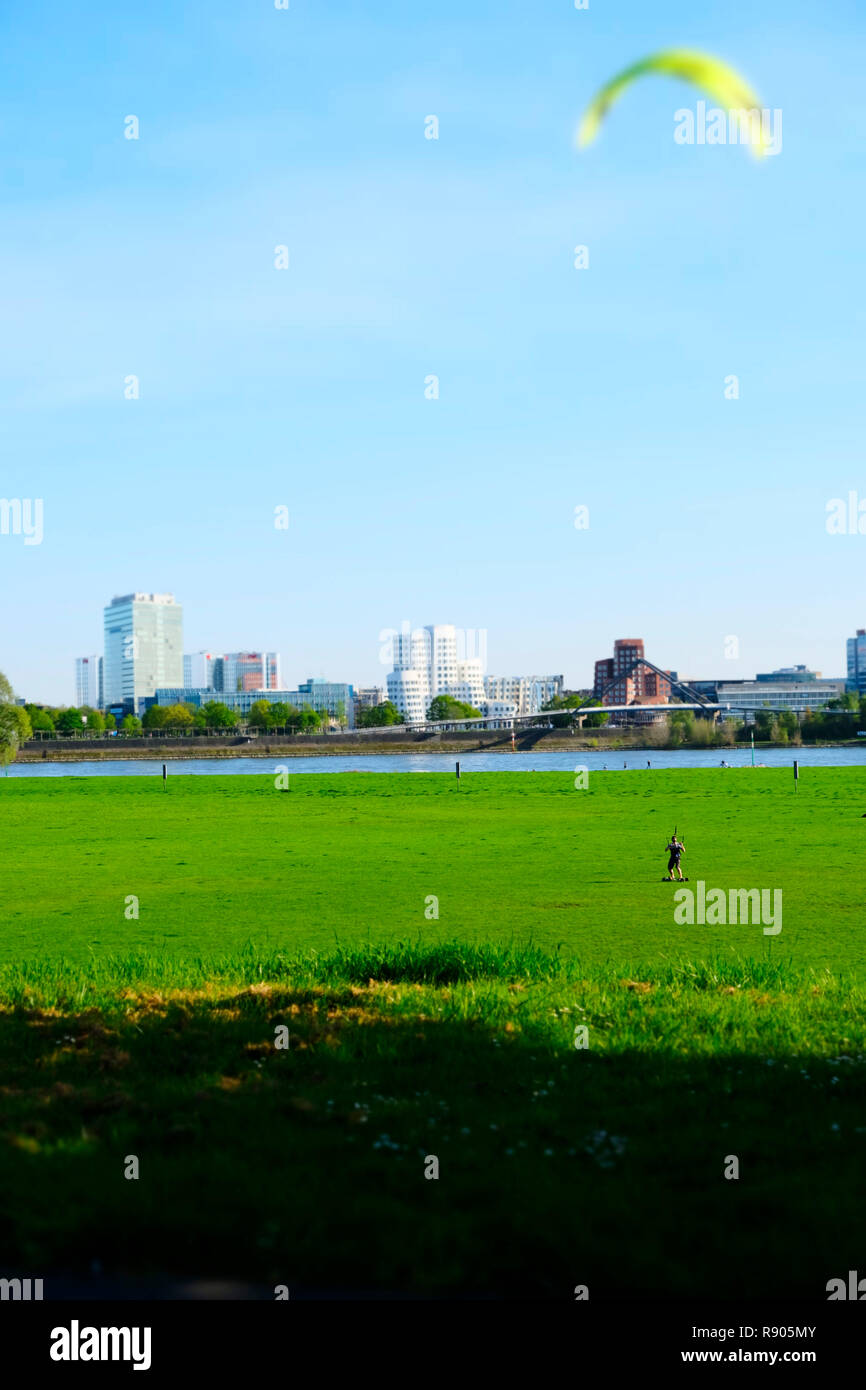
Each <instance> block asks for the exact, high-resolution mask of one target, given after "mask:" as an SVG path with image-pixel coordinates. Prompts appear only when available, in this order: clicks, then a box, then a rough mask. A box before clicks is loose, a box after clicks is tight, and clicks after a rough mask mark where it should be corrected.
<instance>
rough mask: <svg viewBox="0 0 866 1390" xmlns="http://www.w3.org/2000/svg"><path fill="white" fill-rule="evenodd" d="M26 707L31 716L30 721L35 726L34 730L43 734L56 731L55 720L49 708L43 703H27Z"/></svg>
mask: <svg viewBox="0 0 866 1390" xmlns="http://www.w3.org/2000/svg"><path fill="white" fill-rule="evenodd" d="M24 708H25V709H26V711H27V713H28V715H29V716H30V723H31V725H32V726H33V730H34V732H37V731H38V732H39V733H43V734H53V733H54V720H53V719H52V718H51V715H50V714H49V713H48V710H47V709H44V708H43V707H42V705H25V706H24Z"/></svg>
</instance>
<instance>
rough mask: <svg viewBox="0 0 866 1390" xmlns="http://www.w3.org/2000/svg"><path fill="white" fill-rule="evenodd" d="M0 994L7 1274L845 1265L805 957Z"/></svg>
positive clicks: (362, 966)
mask: <svg viewBox="0 0 866 1390" xmlns="http://www.w3.org/2000/svg"><path fill="white" fill-rule="evenodd" d="M0 997H2V998H3V999H4V1000H5V1007H4V1008H3V1010H2V1011H0V1030H2V1032H0V1037H2V1053H3V1075H4V1085H3V1102H4V1104H3V1109H4V1117H5V1118H4V1133H5V1139H6V1142H5V1144H3V1145H2V1146H0V1188H2V1191H3V1193H4V1202H3V1208H4V1215H3V1218H2V1245H3V1251H4V1257H3V1263H4V1266H6V1268H7V1269H12V1268H17V1269H20V1270H23V1271H38V1272H40V1273H42V1272H46V1273H47V1272H50V1271H62V1272H64V1273H65V1274H66V1275H67V1276H68V1275H70V1274H73V1275H74V1274H76V1273H78V1274H80V1275H85V1274H86V1272H87V1271H88V1269H89V1267H90V1265H91V1262H92V1261H94V1260H98V1261H99V1262H100V1264H101V1265H102V1267H103V1269H104V1270H105V1271H107V1272H110V1273H111V1274H112V1276H115V1277H123V1276H129V1277H142V1276H144V1277H148V1276H153V1277H155V1278H157V1279H163V1280H165V1279H170V1278H177V1279H190V1278H192V1279H202V1278H208V1277H210V1278H214V1277H223V1278H235V1279H237V1278H241V1279H244V1280H246V1281H249V1282H250V1283H251V1284H253V1285H254V1286H257V1287H261V1289H262V1290H263V1291H264V1296H267V1290H268V1289H272V1288H273V1286H274V1285H276V1284H278V1283H286V1284H288V1285H289V1287H290V1289H291V1290H292V1291H293V1293H294V1294H295V1295H297V1294H298V1293H301V1294H303V1293H304V1292H305V1291H308V1292H309V1291H313V1292H316V1291H320V1290H326V1289H327V1290H336V1291H338V1292H340V1291H342V1292H344V1293H346V1294H348V1295H351V1294H359V1293H361V1294H363V1293H365V1292H371V1291H376V1290H379V1291H391V1292H394V1291H400V1290H410V1291H412V1292H414V1293H416V1294H432V1295H436V1294H447V1293H452V1294H453V1293H455V1292H457V1293H463V1294H469V1295H472V1294H476V1295H484V1294H494V1295H501V1296H538V1297H547V1298H550V1297H552V1298H563V1299H567V1298H570V1297H571V1290H572V1288H573V1287H574V1285H575V1284H577V1283H587V1284H588V1285H589V1286H590V1290H591V1296H592V1297H595V1298H598V1297H605V1296H608V1297H611V1296H614V1295H617V1296H629V1295H631V1296H635V1297H637V1296H641V1297H645V1296H654V1297H665V1296H676V1295H713V1296H719V1297H726V1296H729V1297H739V1296H747V1297H766V1296H784V1295H799V1296H806V1297H815V1298H820V1297H821V1296H822V1294H823V1289H824V1286H825V1284H826V1281H827V1279H828V1278H830V1277H832V1276H833V1275H834V1274H836V1273H838V1272H839V1271H846V1270H847V1269H849V1268H857V1261H858V1259H861V1258H862V1257H861V1251H862V1248H863V1235H864V1227H863V1218H862V1203H858V1201H857V1196H858V1193H859V1190H860V1181H861V1176H860V1175H861V1173H862V1167H863V1160H864V1157H866V1124H864V1107H863V1100H864V1087H863V1079H862V1078H863V1070H864V1063H866V1033H864V1002H866V1001H864V996H863V993H862V991H861V990H860V989H859V988H853V989H852V988H851V987H850V986H849V985H846V984H844V983H843V982H841V981H840V980H839V979H837V978H834V977H831V976H829V975H824V976H815V975H814V974H811V973H809V974H805V975H798V974H796V973H795V972H793V971H792V970H791V969H790V967H784V966H780V965H778V964H769V963H766V962H757V963H753V964H752V965H750V966H747V965H742V964H733V963H731V962H729V961H707V962H704V963H702V964H695V965H692V966H690V967H672V966H668V967H655V968H652V967H647V968H645V969H643V970H640V971H639V972H638V973H637V975H636V976H635V977H633V978H632V977H629V976H626V975H623V974H622V973H621V972H617V971H616V970H614V969H610V968H605V967H595V968H593V969H591V970H588V971H586V972H582V971H581V969H580V968H578V967H577V966H576V965H575V963H574V962H572V961H568V960H565V959H563V958H562V957H550V956H547V955H546V954H545V953H543V952H541V951H538V950H537V949H532V948H529V949H527V948H522V949H514V950H508V949H507V948H497V947H489V946H488V947H482V948H473V947H467V946H466V945H465V944H462V943H453V944H444V945H442V946H440V947H439V948H437V949H434V950H427V949H426V948H422V947H417V946H412V945H408V944H404V945H401V946H399V947H397V948H396V949H395V948H384V947H381V946H373V947H370V948H367V949H356V950H352V951H350V950H344V951H341V952H336V953H334V954H332V955H329V956H326V957H319V958H311V957H309V956H308V957H306V958H300V959H297V960H294V961H293V960H291V959H289V958H287V957H284V956H276V957H271V958H268V957H260V958H257V957H256V955H255V953H254V952H249V953H247V954H246V955H245V956H243V957H239V958H234V959H231V958H227V957H224V958H223V959H222V960H214V961H204V962H200V963H198V964H197V965H194V964H192V963H188V964H183V963H181V962H180V961H178V960H172V959H163V958H158V959H152V958H147V957H139V958H137V959H129V960H114V961H105V962H102V963H101V964H100V965H92V964H91V965H83V966H80V967H78V968H72V969H69V970H67V971H65V972H64V973H63V975H62V976H60V977H59V976H58V975H57V974H56V973H53V972H52V971H50V970H49V969H47V968H46V967H45V966H44V965H39V964H37V965H35V966H28V967H11V966H10V967H7V968H6V969H5V971H4V972H3V973H2V977H0ZM280 1024H285V1025H287V1026H288V1028H289V1041H290V1047H289V1049H288V1050H287V1051H281V1050H277V1049H275V1048H274V1037H275V1028H276V1026H278V1025H280ZM577 1025H585V1026H586V1027H587V1028H588V1041H589V1046H588V1048H587V1049H585V1050H583V1049H582V1050H576V1049H575V1047H574V1037H575V1028H576V1026H577ZM129 1154H135V1155H137V1156H138V1158H139V1161H140V1165H141V1169H140V1178H139V1180H138V1181H135V1182H130V1181H126V1180H125V1179H124V1177H123V1175H122V1174H123V1168H124V1162H125V1159H126V1156H127V1155H129ZM431 1154H435V1155H436V1156H437V1157H438V1158H439V1162H440V1177H439V1180H438V1181H435V1182H434V1181H428V1180H425V1178H424V1176H423V1174H424V1168H425V1158H426V1156H427V1155H431ZM730 1154H736V1155H737V1156H738V1157H739V1159H740V1163H741V1176H740V1179H739V1180H738V1181H736V1182H734V1181H727V1180H725V1178H724V1176H723V1174H724V1168H725V1163H726V1160H727V1156H728V1155H730ZM49 1288H50V1280H49Z"/></svg>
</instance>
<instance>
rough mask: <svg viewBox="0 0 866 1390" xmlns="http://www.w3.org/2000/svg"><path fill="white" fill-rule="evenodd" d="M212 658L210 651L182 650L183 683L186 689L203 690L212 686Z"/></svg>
mask: <svg viewBox="0 0 866 1390" xmlns="http://www.w3.org/2000/svg"><path fill="white" fill-rule="evenodd" d="M213 663H214V658H213V657H212V656H211V654H210V652H184V654H183V683H184V686H185V687H186V688H187V689H188V690H205V689H207V688H208V687H212V686H213Z"/></svg>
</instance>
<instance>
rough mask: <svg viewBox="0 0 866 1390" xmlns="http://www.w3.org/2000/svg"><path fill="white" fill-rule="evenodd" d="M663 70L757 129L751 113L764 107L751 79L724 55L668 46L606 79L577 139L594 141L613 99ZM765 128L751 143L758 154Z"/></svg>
mask: <svg viewBox="0 0 866 1390" xmlns="http://www.w3.org/2000/svg"><path fill="white" fill-rule="evenodd" d="M650 72H660V73H663V74H665V75H666V76H668V77H679V78H682V80H683V81H684V82H691V83H692V85H693V86H695V87H700V88H701V89H702V90H703V91H704V92H705V93H706V94H707V96H710V97H712V98H713V100H714V101H716V102H718V104H719V106H721V107H723V108H724V109H725V110H726V111H729V112H731V111H733V112H736V113H737V123H738V125H739V126H740V127H742V128H747V129H754V128H755V127H754V126H753V124H752V122H751V121H750V118H749V113H750V112H754V111H760V109H761V103H760V101H759V100H758V97H757V96H756V94H755V93H754V92H753V91H752V89H751V87H750V86H749V84H748V82H746V81H745V79H744V78H742V77H741V76H740V75H739V73H738V72H735V71H734V69H733V68H732V67H730V66H729V65H728V64H727V63H723V62H722V61H721V59H720V58H714V57H713V55H712V54H711V53H697V52H694V51H693V50H691V49H687V48H668V49H665V51H664V52H663V53H653V54H651V55H650V57H648V58H642V59H641V60H640V62H639V63H633V64H632V65H631V67H628V68H625V69H624V70H623V71H622V72H621V73H619V74H618V75H617V76H616V77H613V78H611V80H610V82H607V83H605V85H604V86H603V87H602V88H601V90H600V91H598V92H597V93H596V95H595V96H594V97H593V99H592V101H591V102H590V104H589V106H588V107H587V108H586V111H585V112H584V114H583V118H582V120H581V122H580V127H579V130H578V133H577V143H578V145H580V146H581V148H583V147H584V146H586V145H589V144H591V143H592V141H593V140H594V139H595V137H596V135H597V134H598V132H599V129H600V127H601V123H602V121H603V120H604V117H605V116H606V115H607V113H608V111H609V110H610V108H611V106H612V105H613V103H614V102H615V101H616V100H617V98H618V97H620V96H621V95H622V93H623V92H624V91H625V89H626V87H630V86H631V84H632V82H634V81H636V79H637V78H639V77H643V76H644V75H645V74H646V73H650ZM765 143H766V142H765V137H764V135H763V130H762V131H761V135H760V138H759V139H758V140H757V141H752V142H751V143H750V148H751V149H752V150H753V151H754V153H755V154H756V155H759V156H761V155H763V154H764V153H765Z"/></svg>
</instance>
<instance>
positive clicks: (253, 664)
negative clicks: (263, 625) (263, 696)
mask: <svg viewBox="0 0 866 1390" xmlns="http://www.w3.org/2000/svg"><path fill="white" fill-rule="evenodd" d="M281 685H282V680H281V678H280V658H279V654H278V653H277V652H225V653H223V654H222V655H221V656H215V657H214V658H213V688H214V690H221V691H223V692H224V693H228V692H229V691H237V690H279V688H280V686H281Z"/></svg>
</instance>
